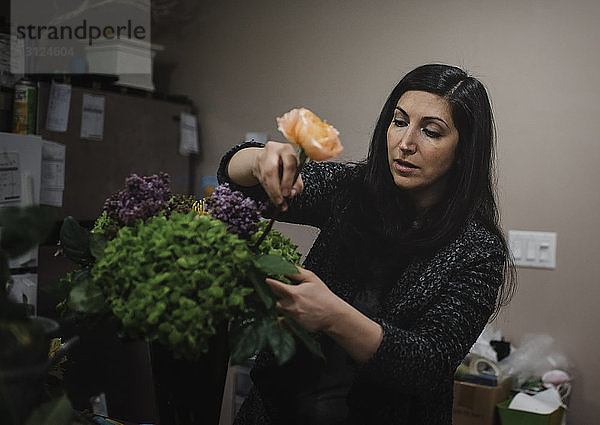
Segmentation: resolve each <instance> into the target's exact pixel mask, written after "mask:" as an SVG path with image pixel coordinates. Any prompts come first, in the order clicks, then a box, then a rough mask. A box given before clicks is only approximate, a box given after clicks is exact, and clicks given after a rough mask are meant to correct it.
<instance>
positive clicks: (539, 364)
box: [499, 334, 570, 388]
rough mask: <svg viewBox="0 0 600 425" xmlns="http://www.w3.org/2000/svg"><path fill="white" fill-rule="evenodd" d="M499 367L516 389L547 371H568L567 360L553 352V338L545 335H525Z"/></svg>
mask: <svg viewBox="0 0 600 425" xmlns="http://www.w3.org/2000/svg"><path fill="white" fill-rule="evenodd" d="M499 365H500V367H501V368H502V371H503V373H504V374H506V375H510V376H512V378H513V386H514V387H516V388H520V387H521V386H522V385H523V384H524V383H525V382H526V381H527V380H530V379H531V378H535V379H541V377H542V375H544V373H546V372H548V371H549V370H553V369H560V370H564V371H566V372H568V371H569V369H570V365H569V362H568V360H567V358H566V357H565V356H564V355H563V354H561V353H559V352H558V351H556V350H555V348H554V338H552V337H551V336H550V335H547V334H528V335H525V336H524V337H523V340H522V343H521V345H519V346H518V347H515V348H513V349H512V350H511V353H510V355H509V356H508V357H506V358H505V359H503V360H502V361H501V362H499Z"/></svg>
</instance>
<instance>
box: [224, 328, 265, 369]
mask: <svg viewBox="0 0 600 425" xmlns="http://www.w3.org/2000/svg"><path fill="white" fill-rule="evenodd" d="M259 326H260V323H259V322H257V321H252V322H248V323H245V324H244V325H239V326H237V327H236V328H235V329H233V328H232V330H231V332H230V338H231V364H241V363H243V362H244V361H246V360H248V359H249V358H250V357H252V356H253V355H254V354H256V353H258V352H259V351H260V350H261V349H262V345H263V344H264V343H263V342H262V341H261V338H260V335H259V332H258V327H259Z"/></svg>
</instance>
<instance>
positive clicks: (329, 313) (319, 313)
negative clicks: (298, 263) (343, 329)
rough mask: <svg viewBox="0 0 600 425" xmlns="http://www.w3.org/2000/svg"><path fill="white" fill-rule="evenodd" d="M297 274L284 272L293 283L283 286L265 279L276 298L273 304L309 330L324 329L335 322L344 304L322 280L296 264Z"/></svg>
mask: <svg viewBox="0 0 600 425" xmlns="http://www.w3.org/2000/svg"><path fill="white" fill-rule="evenodd" d="M298 270H299V273H298V274H293V275H288V277H289V278H290V279H292V280H295V281H297V282H298V284H297V285H287V284H285V283H283V282H280V281H279V280H275V279H270V278H267V279H266V280H265V282H266V283H267V284H268V285H269V287H270V288H271V290H272V291H273V293H274V294H275V295H276V296H278V297H279V301H277V307H278V308H279V309H280V310H282V311H284V312H286V313H288V314H289V315H290V316H292V317H293V318H294V319H296V320H297V321H298V322H300V323H302V324H303V325H304V326H306V327H307V328H309V329H312V330H318V331H326V330H327V329H328V328H330V327H332V326H333V324H334V323H335V321H336V318H337V316H338V314H339V313H340V310H341V307H342V305H343V304H344V302H343V301H342V299H341V298H339V297H338V296H337V295H335V294H334V293H333V292H331V290H330V289H329V288H328V287H327V285H325V283H323V281H322V280H321V279H320V278H319V277H318V276H317V275H316V274H314V273H313V272H311V271H310V270H306V269H303V268H302V267H298Z"/></svg>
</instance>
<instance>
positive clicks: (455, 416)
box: [452, 379, 511, 425]
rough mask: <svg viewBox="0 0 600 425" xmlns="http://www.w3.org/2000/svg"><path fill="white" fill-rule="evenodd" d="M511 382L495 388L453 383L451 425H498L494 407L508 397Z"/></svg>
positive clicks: (507, 380)
mask: <svg viewBox="0 0 600 425" xmlns="http://www.w3.org/2000/svg"><path fill="white" fill-rule="evenodd" d="M510 389H511V381H510V379H505V380H504V381H502V382H501V383H500V385H498V386H497V387H489V386H485V385H478V384H472V383H470V382H460V381H454V405H453V407H452V424H453V425H498V424H499V420H498V415H497V414H496V405H497V404H498V403H500V402H502V401H504V400H506V399H508V398H509V397H510Z"/></svg>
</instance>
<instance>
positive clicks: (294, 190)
mask: <svg viewBox="0 0 600 425" xmlns="http://www.w3.org/2000/svg"><path fill="white" fill-rule="evenodd" d="M493 144H494V128H493V119H492V112H491V108H490V103H489V100H488V96H487V93H486V91H485V88H484V87H483V85H482V84H481V83H480V82H479V81H478V80H476V79H475V78H473V77H470V76H468V75H467V74H466V73H465V72H464V71H462V70H460V69H458V68H455V67H451V66H446V65H425V66H421V67H419V68H417V69H415V70H413V71H411V72H410V73H409V74H407V75H406V76H405V77H404V78H403V79H402V80H401V81H400V82H399V83H398V85H397V86H396V87H395V88H394V90H393V91H392V93H391V94H390V96H389V98H388V99H387V101H386V103H385V105H384V107H383V110H382V112H381V115H380V117H379V120H378V122H377V126H376V128H375V131H374V134H373V138H372V141H371V145H370V149H369V154H368V157H367V159H366V160H365V161H363V162H361V163H357V164H341V163H309V164H308V165H307V166H306V167H305V168H304V169H303V170H302V175H301V176H300V177H299V178H298V180H297V181H296V182H295V183H294V184H292V180H293V176H294V172H295V170H296V157H295V153H294V150H293V149H292V147H291V146H290V145H288V144H282V143H276V142H268V143H267V144H266V145H265V146H261V145H259V144H256V143H246V144H242V145H240V146H238V147H236V148H234V149H232V150H231V151H230V152H228V153H227V154H226V155H225V156H224V157H223V159H222V162H221V166H220V169H219V172H218V174H219V178H220V180H221V181H228V182H230V183H231V184H232V185H233V186H234V188H236V189H239V190H244V191H245V192H246V193H248V194H251V195H253V196H255V197H262V198H263V199H266V197H268V198H269V199H270V200H271V201H272V202H273V203H274V204H275V205H282V210H283V211H285V212H284V213H283V214H281V216H280V219H281V220H283V221H288V222H294V223H302V224H309V225H312V226H316V227H319V228H320V230H321V232H320V234H319V236H318V237H317V239H316V241H315V243H314V245H313V247H312V249H311V251H310V252H309V254H308V256H307V257H306V261H305V263H304V266H305V267H306V269H300V273H299V274H298V275H293V276H291V277H292V278H293V279H294V280H296V281H297V283H298V284H297V285H285V284H283V283H281V282H278V281H276V280H272V279H267V283H268V284H269V286H270V287H271V289H272V290H273V291H274V293H275V294H276V295H277V296H278V297H279V302H278V307H279V308H280V309H282V310H284V311H286V312H288V313H290V314H291V315H292V316H294V317H295V318H296V319H297V320H299V321H300V322H302V323H303V324H305V325H306V326H308V327H309V328H311V329H314V330H317V331H319V332H320V335H321V345H322V348H323V350H324V353H325V356H326V360H325V361H322V360H319V359H315V358H314V357H311V356H310V355H309V354H307V353H304V352H299V353H298V354H297V355H296V356H295V357H294V359H293V360H291V361H290V362H289V363H287V364H286V365H284V366H283V367H277V366H276V364H275V362H274V361H273V357H272V355H271V354H270V353H261V354H260V355H259V356H258V357H257V361H256V365H255V367H254V369H253V371H252V374H251V375H252V379H253V381H254V387H253V389H252V391H251V393H250V394H249V396H248V397H247V399H246V401H245V402H244V404H243V406H242V407H241V409H240V412H239V413H238V416H237V418H236V422H235V423H236V424H292V423H297V424H350V423H352V424H354V423H355V424H451V422H452V418H451V417H452V390H453V387H452V384H453V374H454V371H455V369H456V367H457V366H458V364H459V363H460V361H461V360H462V359H463V358H464V356H465V355H466V354H467V352H468V351H469V349H470V347H471V345H472V344H473V343H474V342H475V340H476V339H477V336H478V335H479V334H480V332H481V331H482V329H483V327H484V326H485V324H486V322H487V321H488V320H489V318H490V316H492V315H493V314H496V313H497V312H498V309H499V308H500V307H501V306H502V305H503V304H505V303H506V302H507V301H508V299H509V298H510V295H511V294H512V292H513V290H514V285H513V279H512V276H513V273H512V270H513V269H512V267H510V263H509V260H508V259H509V258H510V257H509V255H508V249H507V246H506V243H505V241H504V238H503V236H502V233H501V230H500V228H499V226H498V217H497V209H496V203H495V199H494V191H493Z"/></svg>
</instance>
